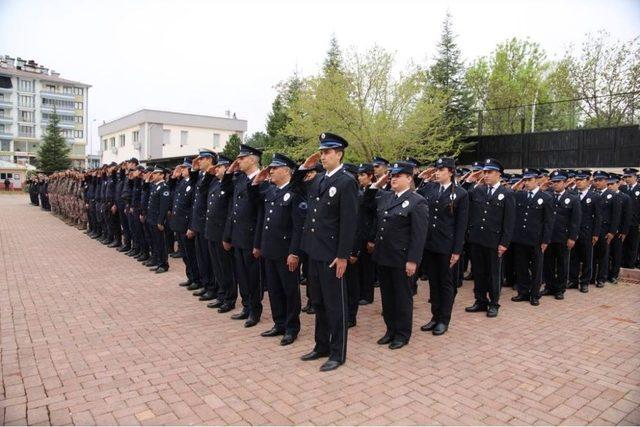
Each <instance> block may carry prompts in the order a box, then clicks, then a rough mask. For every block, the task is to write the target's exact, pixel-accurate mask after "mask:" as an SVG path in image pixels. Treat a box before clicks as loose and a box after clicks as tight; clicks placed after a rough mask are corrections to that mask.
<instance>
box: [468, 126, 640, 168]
mask: <svg viewBox="0 0 640 427" xmlns="http://www.w3.org/2000/svg"><path fill="white" fill-rule="evenodd" d="M466 141H467V142H471V141H475V142H476V144H475V145H474V146H473V147H471V149H470V150H469V151H468V152H465V153H463V154H462V155H461V156H460V161H459V163H461V164H470V163H472V162H473V161H475V160H482V159H486V158H488V157H491V158H494V159H498V160H500V161H501V162H502V163H503V165H504V167H505V168H508V169H517V168H524V167H544V168H560V167H566V168H576V167H587V166H588V167H626V166H638V165H640V127H639V126H638V125H633V126H619V127H612V128H597V129H575V130H567V131H556V132H536V133H522V134H512V135H482V136H471V137H468V138H466Z"/></svg>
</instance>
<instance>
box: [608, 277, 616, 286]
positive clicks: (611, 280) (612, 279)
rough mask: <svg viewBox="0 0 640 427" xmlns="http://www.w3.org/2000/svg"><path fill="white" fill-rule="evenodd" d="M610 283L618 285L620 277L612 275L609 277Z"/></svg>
mask: <svg viewBox="0 0 640 427" xmlns="http://www.w3.org/2000/svg"><path fill="white" fill-rule="evenodd" d="M609 283H611V284H613V285H617V284H618V278H617V277H612V278H611V279H609Z"/></svg>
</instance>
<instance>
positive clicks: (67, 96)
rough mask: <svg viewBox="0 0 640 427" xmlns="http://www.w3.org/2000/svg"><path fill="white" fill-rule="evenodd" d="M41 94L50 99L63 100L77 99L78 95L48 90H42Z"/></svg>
mask: <svg viewBox="0 0 640 427" xmlns="http://www.w3.org/2000/svg"><path fill="white" fill-rule="evenodd" d="M40 96H42V97H43V98H48V99H59V100H62V101H75V99H76V96H75V95H74V94H72V93H62V92H51V91H47V90H42V91H40Z"/></svg>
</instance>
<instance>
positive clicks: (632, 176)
mask: <svg viewBox="0 0 640 427" xmlns="http://www.w3.org/2000/svg"><path fill="white" fill-rule="evenodd" d="M622 171H623V175H622V177H623V179H624V181H625V185H621V186H620V191H622V192H624V193H626V194H627V195H628V196H629V197H630V198H631V207H630V210H631V219H630V223H629V233H628V234H627V237H626V238H625V239H624V243H623V251H622V266H623V267H625V268H636V267H637V264H636V262H637V255H638V242H640V185H638V169H635V168H624V169H623V170H622Z"/></svg>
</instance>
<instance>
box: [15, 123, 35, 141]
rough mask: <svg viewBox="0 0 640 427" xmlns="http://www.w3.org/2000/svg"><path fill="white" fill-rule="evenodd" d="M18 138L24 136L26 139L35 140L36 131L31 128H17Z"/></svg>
mask: <svg viewBox="0 0 640 427" xmlns="http://www.w3.org/2000/svg"><path fill="white" fill-rule="evenodd" d="M18 136H24V137H26V138H35V136H36V129H35V128H34V127H33V126H23V125H20V126H18Z"/></svg>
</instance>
